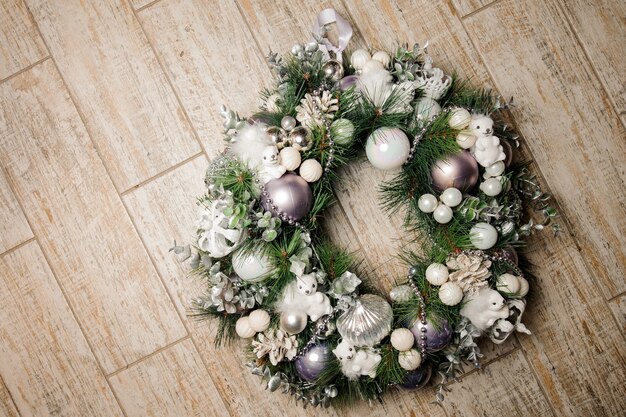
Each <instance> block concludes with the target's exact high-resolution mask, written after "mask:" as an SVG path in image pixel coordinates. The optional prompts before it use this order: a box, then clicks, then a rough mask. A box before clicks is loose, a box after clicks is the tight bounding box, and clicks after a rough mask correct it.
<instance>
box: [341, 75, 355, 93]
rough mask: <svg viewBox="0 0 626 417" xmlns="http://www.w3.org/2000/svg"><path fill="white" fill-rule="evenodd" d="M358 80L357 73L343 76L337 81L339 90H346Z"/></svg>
mask: <svg viewBox="0 0 626 417" xmlns="http://www.w3.org/2000/svg"><path fill="white" fill-rule="evenodd" d="M358 80H359V76H358V75H348V76H347V77H343V78H342V79H341V80H339V82H337V86H338V87H339V89H340V90H341V91H346V90H347V89H348V88H350V87H352V86H353V85H355V84H356V82H357V81H358Z"/></svg>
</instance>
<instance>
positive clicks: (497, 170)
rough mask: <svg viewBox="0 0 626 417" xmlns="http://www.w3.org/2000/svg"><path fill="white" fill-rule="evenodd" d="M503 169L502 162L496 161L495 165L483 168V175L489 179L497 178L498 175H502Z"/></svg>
mask: <svg viewBox="0 0 626 417" xmlns="http://www.w3.org/2000/svg"><path fill="white" fill-rule="evenodd" d="M504 168H505V165H504V162H503V161H498V162H496V163H495V164H493V165H490V166H488V167H487V168H485V174H487V175H489V176H490V177H499V176H500V175H502V174H504Z"/></svg>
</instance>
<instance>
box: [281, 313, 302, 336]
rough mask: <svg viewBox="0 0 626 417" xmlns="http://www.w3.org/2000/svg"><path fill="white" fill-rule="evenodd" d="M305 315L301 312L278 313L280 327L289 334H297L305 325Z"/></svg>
mask: <svg viewBox="0 0 626 417" xmlns="http://www.w3.org/2000/svg"><path fill="white" fill-rule="evenodd" d="M306 323H307V315H306V314H305V313H303V312H293V313H291V312H283V313H281V314H280V328H281V329H283V330H284V331H286V332H287V333H289V334H298V333H300V332H301V331H302V330H304V328H305V327H306Z"/></svg>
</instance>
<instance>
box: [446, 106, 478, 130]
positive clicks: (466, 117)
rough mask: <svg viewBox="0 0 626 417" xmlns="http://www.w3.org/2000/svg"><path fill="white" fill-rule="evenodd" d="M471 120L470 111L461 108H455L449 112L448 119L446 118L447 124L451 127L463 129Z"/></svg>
mask: <svg viewBox="0 0 626 417" xmlns="http://www.w3.org/2000/svg"><path fill="white" fill-rule="evenodd" d="M471 121H472V115H471V114H470V112H468V111H467V110H465V109H463V108H457V109H454V110H452V111H451V112H450V119H449V120H448V126H450V127H451V128H452V129H457V130H461V129H465V128H466V127H467V126H468V125H469V124H470V122H471Z"/></svg>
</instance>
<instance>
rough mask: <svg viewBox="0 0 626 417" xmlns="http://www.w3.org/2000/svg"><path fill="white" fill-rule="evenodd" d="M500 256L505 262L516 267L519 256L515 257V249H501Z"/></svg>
mask: <svg viewBox="0 0 626 417" xmlns="http://www.w3.org/2000/svg"><path fill="white" fill-rule="evenodd" d="M501 254H502V256H503V257H504V258H505V259H506V260H507V261H509V262H511V263H512V264H513V265H516V266H517V265H518V262H519V256H517V251H516V250H515V248H513V247H511V246H509V247H507V248H504V249H502V252H501Z"/></svg>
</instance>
